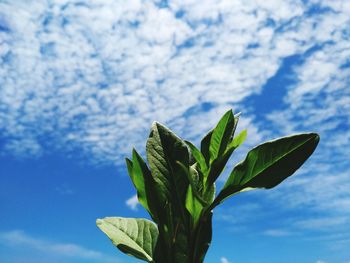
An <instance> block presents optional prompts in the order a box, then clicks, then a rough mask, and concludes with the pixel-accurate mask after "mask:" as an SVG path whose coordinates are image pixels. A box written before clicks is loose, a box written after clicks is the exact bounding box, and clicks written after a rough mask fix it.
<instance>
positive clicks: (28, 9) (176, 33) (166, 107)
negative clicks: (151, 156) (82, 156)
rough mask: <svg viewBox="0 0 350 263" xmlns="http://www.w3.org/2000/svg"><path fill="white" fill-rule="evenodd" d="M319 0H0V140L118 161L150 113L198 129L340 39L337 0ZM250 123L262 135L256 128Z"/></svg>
mask: <svg viewBox="0 0 350 263" xmlns="http://www.w3.org/2000/svg"><path fill="white" fill-rule="evenodd" d="M324 4H325V5H331V6H332V8H336V9H337V11H338V9H339V13H338V14H337V19H334V15H333V14H332V13H331V12H330V13H327V14H323V15H318V14H314V15H305V13H306V12H307V10H308V9H309V8H310V5H309V4H301V3H298V4H297V3H295V1H284V2H283V3H280V2H276V3H275V2H271V3H270V2H269V3H266V1H256V2H254V3H253V2H251V3H246V2H245V1H235V2H232V1H224V0H223V1H219V2H217V1H209V0H208V1H204V2H201V3H199V2H193V1H187V2H183V1H171V3H169V8H158V7H157V6H156V5H155V4H154V3H152V2H149V1H148V2H141V1H138V0H134V1H129V2H128V4H123V5H120V3H118V2H115V1H95V2H94V3H89V4H86V5H84V4H80V3H77V2H75V1H71V2H66V1H52V2H51V3H50V5H48V4H47V3H46V1H31V2H28V3H27V2H26V4H25V5H24V2H22V1H17V2H11V3H10V2H9V3H1V4H0V5H1V10H2V11H1V17H2V20H1V23H2V24H3V25H4V26H3V27H4V28H7V29H8V30H3V31H1V32H0V35H1V37H0V39H1V42H0V45H1V48H0V50H1V56H2V58H3V62H2V64H1V70H0V76H1V83H0V84H1V86H2V90H1V96H0V102H1V105H2V106H1V108H0V129H1V132H2V134H3V137H6V142H5V149H6V150H7V152H11V153H13V154H15V155H35V154H36V155H40V154H42V153H45V151H47V150H48V149H50V148H52V147H54V148H58V149H60V150H64V151H67V152H70V151H72V150H74V149H80V150H83V151H84V152H85V153H86V154H88V155H89V156H91V159H93V160H95V161H96V162H98V163H101V162H107V163H110V162H116V161H117V162H121V161H120V160H121V159H122V158H120V157H121V156H125V155H126V154H128V153H129V151H130V148H131V146H133V145H135V146H137V147H138V148H141V147H142V148H143V141H144V139H145V134H147V131H148V129H149V126H150V123H151V122H152V121H153V120H159V121H162V122H165V123H167V124H169V125H170V126H171V127H172V128H174V129H175V130H176V132H178V133H181V135H186V134H187V133H189V134H190V137H192V138H198V137H199V136H201V135H202V134H203V133H204V132H205V131H206V130H208V129H209V128H210V127H211V126H212V125H213V124H214V123H215V121H216V120H217V117H218V115H219V114H222V113H223V111H224V110H225V109H227V108H230V107H234V108H239V107H241V106H242V104H240V103H242V102H243V101H244V99H245V98H247V97H249V96H250V95H252V94H256V93H258V92H260V91H261V87H262V86H263V84H265V83H266V81H267V80H268V79H269V78H271V77H272V76H274V75H275V73H276V72H277V70H278V69H279V67H280V65H281V62H282V60H283V59H284V58H285V57H287V56H290V55H294V54H300V53H303V52H305V50H307V49H308V48H310V47H312V46H315V45H318V44H322V43H323V42H324V41H329V40H336V41H339V40H340V39H341V38H342V37H341V35H340V32H341V30H342V29H343V28H346V19H347V16H346V12H345V11H344V12H342V11H341V10H342V8H344V6H345V4H342V5H340V4H338V5H334V4H329V3H327V4H326V3H324ZM343 5H344V6H343ZM339 6H341V8H340V7H339ZM346 6H347V5H346ZM8 14H11V16H9V15H8ZM178 14H180V15H179V16H177V15H178ZM181 14H182V15H181ZM315 25H316V27H315ZM282 29H283V30H282ZM334 32H336V33H334ZM342 43H344V41H343V42H342ZM251 46H253V48H251ZM330 50H332V48H330ZM329 55H330V53H326V55H325V59H327V58H328V57H327V56H329ZM344 57H345V56H344ZM315 66H316V65H315ZM336 67H337V64H335V65H334V64H330V65H328V66H327V67H326V66H325V65H324V64H322V68H324V69H323V71H325V70H327V72H330V71H332V70H334V69H335V68H336ZM311 73H312V72H311ZM298 74H299V75H300V78H308V75H305V77H303V76H304V75H303V74H302V72H299V73H298ZM305 74H306V73H305ZM344 74H345V73H344ZM344 74H343V75H344ZM321 75H322V74H319V76H321ZM315 77H316V76H315ZM339 81H341V80H339ZM315 83H316V82H315ZM319 84H322V85H323V84H324V82H319ZM314 86H315V85H314ZM101 87H102V88H101ZM309 88H310V89H312V86H309ZM314 89H315V88H314ZM296 90H298V89H296ZM346 102H347V100H346V99H345V98H344V99H343V104H344V105H346ZM206 104H207V105H211V108H210V109H209V110H208V111H206V112H203V111H202V107H201V106H202V105H206ZM243 116H244V118H246V120H248V122H249V123H250V124H251V123H252V119H253V117H254V116H253V115H248V114H246V115H243ZM175 124H176V125H175ZM187 126H191V128H187ZM38 127H40V128H38ZM192 127H198V128H195V129H193V128H192ZM250 127H253V128H252V130H253V131H254V132H253V133H251V136H252V137H253V138H255V137H257V139H256V140H259V133H258V132H264V131H259V130H258V129H257V128H254V127H255V125H253V124H251V126H250ZM189 130H190V132H189ZM255 131H256V132H255ZM126 135H127V136H126ZM46 137H48V139H43V138H46ZM186 137H187V136H186ZM116 153H118V155H116Z"/></svg>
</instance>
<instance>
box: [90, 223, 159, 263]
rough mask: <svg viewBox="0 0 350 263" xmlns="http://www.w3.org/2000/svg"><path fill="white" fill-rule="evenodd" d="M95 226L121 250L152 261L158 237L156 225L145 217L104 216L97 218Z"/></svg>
mask: <svg viewBox="0 0 350 263" xmlns="http://www.w3.org/2000/svg"><path fill="white" fill-rule="evenodd" d="M96 224H97V226H98V227H99V228H100V229H101V230H102V231H103V232H104V233H105V234H106V235H107V236H108V237H109V239H110V240H111V241H112V243H113V244H114V245H115V246H116V247H117V248H119V249H120V250H121V251H122V252H124V253H126V254H128V255H131V256H134V257H136V258H139V259H142V260H145V261H147V262H153V251H154V248H155V246H156V242H157V238H158V229H157V226H156V225H155V224H154V223H153V222H151V221H149V220H147V219H136V218H122V217H106V218H104V219H97V221H96Z"/></svg>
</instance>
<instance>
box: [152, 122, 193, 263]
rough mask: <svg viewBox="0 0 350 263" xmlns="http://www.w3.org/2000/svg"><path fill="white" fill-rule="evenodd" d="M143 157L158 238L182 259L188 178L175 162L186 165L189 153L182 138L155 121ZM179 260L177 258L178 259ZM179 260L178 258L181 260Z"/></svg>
mask: <svg viewBox="0 0 350 263" xmlns="http://www.w3.org/2000/svg"><path fill="white" fill-rule="evenodd" d="M146 152H147V159H148V163H149V166H150V169H151V175H152V178H153V182H154V186H153V188H154V191H155V192H156V193H157V199H156V200H155V202H157V207H158V208H160V209H158V214H159V217H158V220H159V221H158V222H157V223H158V228H159V231H160V238H161V239H162V240H163V241H164V242H167V244H166V246H167V247H168V248H169V250H171V253H169V255H168V258H167V260H168V261H167V262H172V261H173V259H172V258H171V255H175V258H179V259H180V258H181V260H184V257H186V255H187V253H186V251H187V236H188V233H187V231H188V224H189V222H190V215H189V214H188V213H187V212H186V207H185V205H184V204H185V202H186V193H187V188H188V186H189V184H190V183H189V179H188V176H187V174H186V172H185V171H184V170H183V169H182V168H181V166H180V165H179V163H180V164H182V165H183V166H185V167H189V152H188V148H187V146H186V144H185V143H184V141H183V140H181V139H180V138H179V137H177V136H176V135H175V134H174V133H173V132H172V131H170V130H169V129H168V128H166V127H165V126H163V125H161V124H159V123H157V122H155V123H154V124H153V125H152V130H151V133H150V136H149V138H148V140H147V144H146ZM185 261H186V260H184V261H183V262H185ZM179 262H180V261H179ZM181 262H182V261H181Z"/></svg>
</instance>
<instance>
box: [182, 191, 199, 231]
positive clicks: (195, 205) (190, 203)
mask: <svg viewBox="0 0 350 263" xmlns="http://www.w3.org/2000/svg"><path fill="white" fill-rule="evenodd" d="M185 205H186V209H187V211H188V212H189V213H190V214H191V216H192V220H193V226H196V225H197V224H198V220H199V218H200V215H201V212H202V210H203V204H202V202H201V201H200V200H199V198H198V197H197V196H196V195H195V193H194V192H193V190H192V186H191V185H189V186H188V189H187V195H186V204H185Z"/></svg>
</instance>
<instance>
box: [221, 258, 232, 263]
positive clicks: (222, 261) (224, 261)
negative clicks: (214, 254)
mask: <svg viewBox="0 0 350 263" xmlns="http://www.w3.org/2000/svg"><path fill="white" fill-rule="evenodd" d="M220 262H221V263H230V261H229V260H228V259H227V258H225V257H221V258H220Z"/></svg>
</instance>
